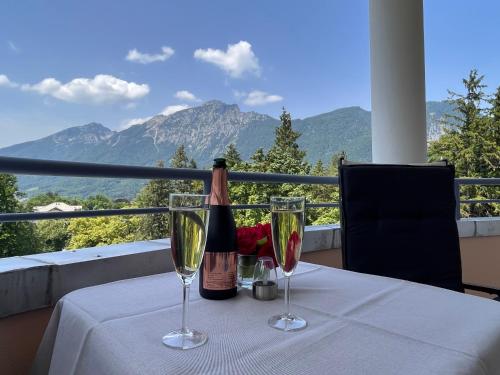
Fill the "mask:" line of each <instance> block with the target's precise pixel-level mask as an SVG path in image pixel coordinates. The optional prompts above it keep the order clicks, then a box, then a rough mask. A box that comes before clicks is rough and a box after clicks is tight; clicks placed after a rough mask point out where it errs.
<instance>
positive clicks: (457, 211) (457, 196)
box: [454, 179, 460, 220]
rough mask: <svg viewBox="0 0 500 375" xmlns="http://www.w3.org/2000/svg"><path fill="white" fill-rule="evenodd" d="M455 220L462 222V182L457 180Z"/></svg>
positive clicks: (455, 185)
mask: <svg viewBox="0 0 500 375" xmlns="http://www.w3.org/2000/svg"><path fill="white" fill-rule="evenodd" d="M454 187H455V202H456V204H455V219H457V220H460V182H458V181H457V180H456V179H455V184H454Z"/></svg>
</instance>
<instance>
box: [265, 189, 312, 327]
mask: <svg viewBox="0 0 500 375" xmlns="http://www.w3.org/2000/svg"><path fill="white" fill-rule="evenodd" d="M304 209H305V198H304V197H271V230H272V237H273V247H274V254H275V255H276V259H277V261H278V264H279V266H280V267H281V271H282V273H283V276H284V277H285V312H284V313H282V314H279V315H275V316H273V317H271V318H270V319H269V321H268V323H269V325H270V326H271V327H273V328H276V329H279V330H281V331H298V330H299V329H303V328H305V327H306V326H307V322H306V321H305V320H304V319H302V318H300V317H298V316H296V315H294V314H292V313H291V312H290V277H291V276H292V274H293V271H294V270H295V267H296V266H297V263H298V262H299V259H300V254H301V252H302V239H303V237H304V216H305V215H304Z"/></svg>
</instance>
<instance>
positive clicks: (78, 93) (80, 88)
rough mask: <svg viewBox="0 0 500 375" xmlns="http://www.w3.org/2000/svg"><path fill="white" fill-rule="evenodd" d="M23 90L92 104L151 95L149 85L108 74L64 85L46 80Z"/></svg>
mask: <svg viewBox="0 0 500 375" xmlns="http://www.w3.org/2000/svg"><path fill="white" fill-rule="evenodd" d="M21 88H22V89H23V90H25V91H35V92H38V93H39V94H41V95H50V96H52V97H54V98H56V99H59V100H63V101H65V102H72V103H90V104H104V103H113V102H118V101H132V100H137V99H140V98H142V97H144V96H146V95H147V94H148V93H149V86H148V85H147V84H138V83H135V82H127V81H124V80H122V79H119V78H116V77H113V76H111V75H107V74H98V75H96V76H95V77H94V78H75V79H73V80H71V81H69V82H67V83H64V84H63V83H61V82H60V81H58V80H57V79H55V78H45V79H44V80H42V81H40V82H39V83H37V84H34V85H29V84H25V85H22V86H21Z"/></svg>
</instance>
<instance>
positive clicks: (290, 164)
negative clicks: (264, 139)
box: [266, 108, 310, 174]
mask: <svg viewBox="0 0 500 375" xmlns="http://www.w3.org/2000/svg"><path fill="white" fill-rule="evenodd" d="M280 120H281V125H280V126H279V127H278V128H276V131H275V139H274V144H273V146H272V147H271V149H270V150H269V152H268V153H267V155H266V161H267V163H268V166H269V167H268V171H269V172H271V173H288V174H308V173H309V171H310V165H309V163H308V162H307V161H306V159H305V157H306V152H305V151H302V150H301V149H300V147H299V145H298V143H297V140H298V139H299V137H300V133H299V132H296V131H294V130H293V129H292V117H291V116H290V113H289V112H287V111H286V110H285V108H283V112H282V114H281V116H280Z"/></svg>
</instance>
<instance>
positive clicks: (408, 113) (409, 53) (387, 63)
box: [370, 0, 427, 164]
mask: <svg viewBox="0 0 500 375" xmlns="http://www.w3.org/2000/svg"><path fill="white" fill-rule="evenodd" d="M370 58H371V95H372V98H371V101H372V157H373V162H375V163H398V164H399V163H401V164H404V163H422V162H426V161H427V138H426V116H425V68H424V26H423V4H422V0H370Z"/></svg>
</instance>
